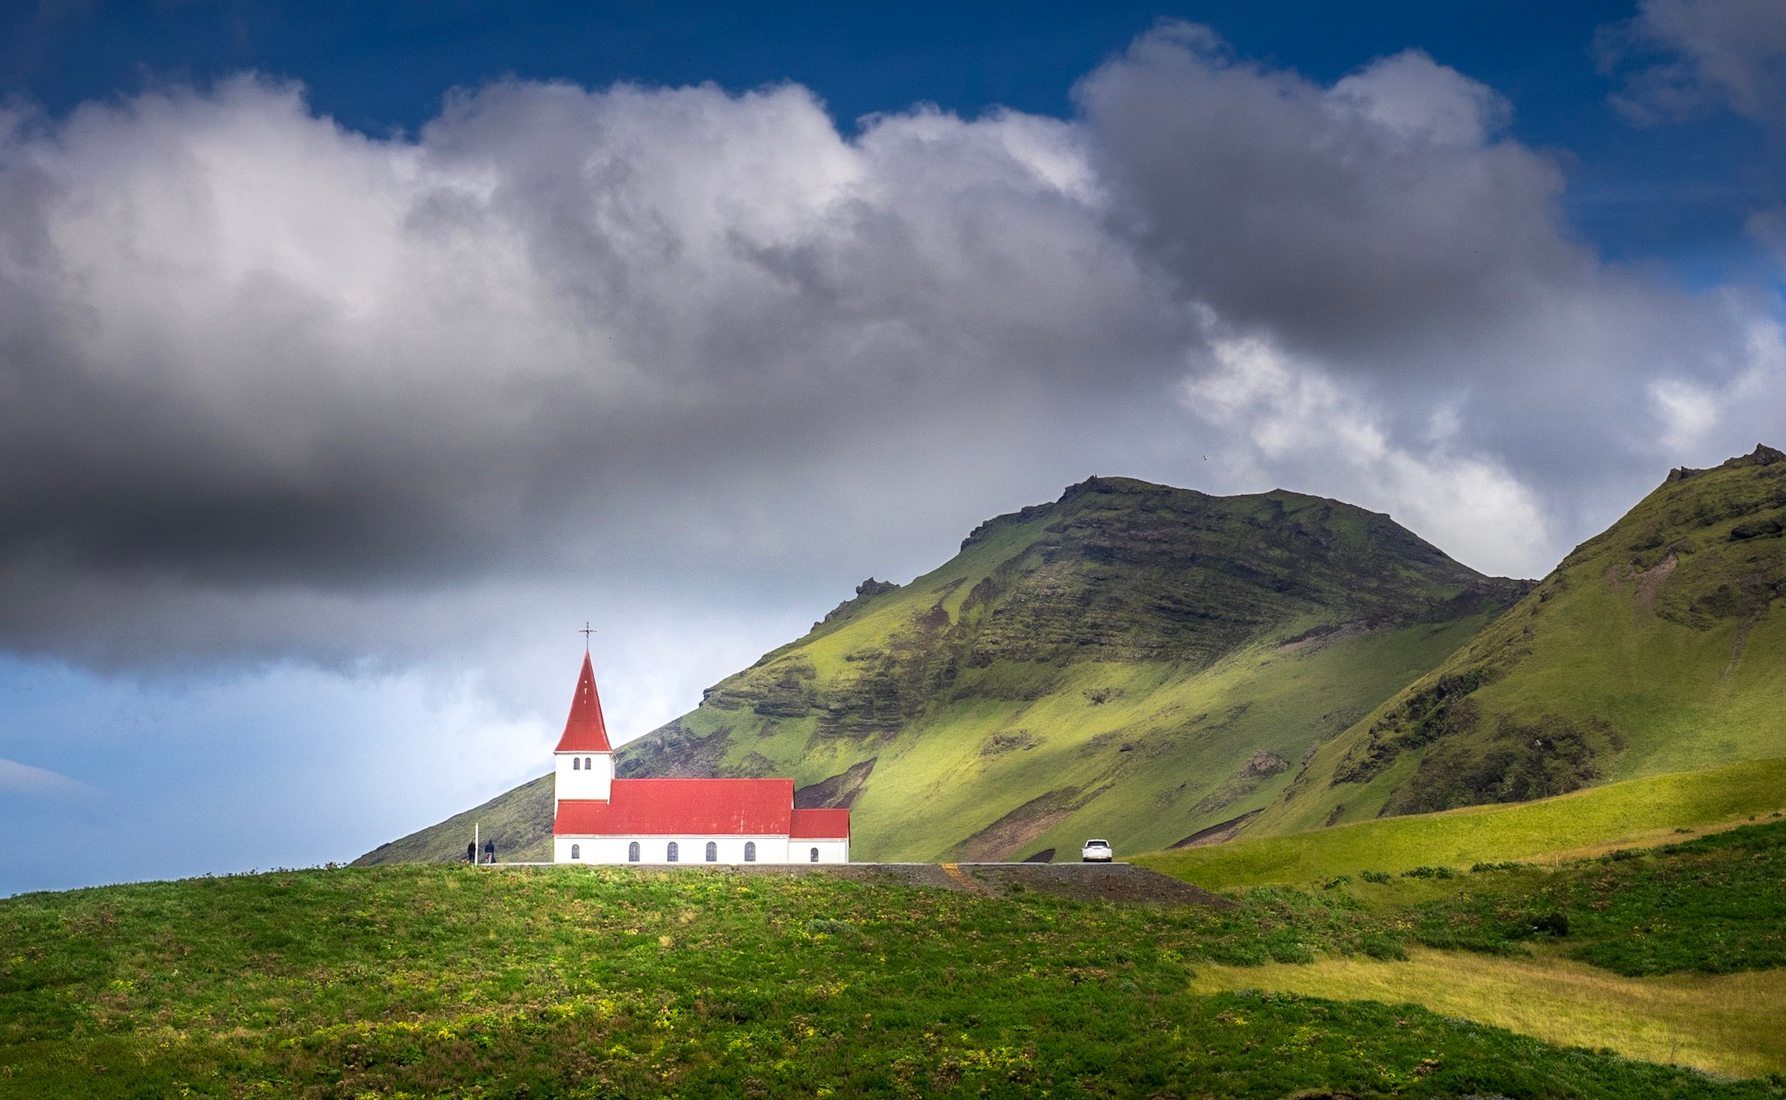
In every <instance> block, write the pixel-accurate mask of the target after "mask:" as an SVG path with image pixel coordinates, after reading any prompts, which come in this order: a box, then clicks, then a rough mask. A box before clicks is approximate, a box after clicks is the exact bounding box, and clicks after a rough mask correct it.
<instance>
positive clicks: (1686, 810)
mask: <svg viewBox="0 0 1786 1100" xmlns="http://www.w3.org/2000/svg"><path fill="white" fill-rule="evenodd" d="M1781 810H1786V760H1762V761H1753V762H1749V763H1742V764H1729V765H1726V766H1724V767H1721V768H1707V769H1704V770H1702V771H1696V772H1682V773H1677V774H1673V775H1658V776H1649V777H1646V778H1644V779H1629V780H1626V781H1625V782H1623V783H1612V784H1608V785H1606V786H1603V787H1589V788H1587V789H1585V790H1580V791H1574V792H1572V793H1570V794H1564V795H1557V796H1555V797H1553V798H1545V799H1539V800H1537V801H1534V802H1521V803H1516V804H1513V805H1495V806H1466V807H1463V808H1461V809H1456V810H1446V811H1444V812H1441V813H1431V814H1412V815H1408V816H1403V817H1385V818H1377V819H1375V820H1371V821H1359V822H1354V823H1351V824H1347V825H1336V826H1332V827H1330V828H1325V829H1314V830H1311V831H1309V832H1306V833H1289V834H1285V835H1281V836H1256V837H1255V836H1249V837H1244V838H1241V839H1238V840H1231V841H1229V842H1227V843H1225V844H1216V845H1210V846H1207V847H1196V848H1181V849H1178V850H1176V851H1168V852H1151V853H1145V854H1142V855H1138V856H1135V857H1133V861H1134V862H1136V863H1140V864H1142V865H1144V866H1147V867H1152V868H1154V869H1155V870H1159V871H1164V872H1166V873H1167V874H1171V875H1176V876H1178V877H1179V878H1183V879H1185V880H1187V881H1189V882H1194V883H1196V884H1198V885H1199V886H1203V887H1206V888H1209V889H1218V890H1226V889H1237V888H1243V887H1248V886H1258V885H1262V884H1268V883H1283V884H1296V885H1307V884H1309V883H1319V882H1322V881H1325V880H1329V879H1332V878H1333V877H1334V876H1336V875H1346V874H1352V875H1356V874H1358V873H1360V872H1362V871H1366V870H1376V871H1386V872H1394V873H1399V872H1402V871H1407V870H1410V869H1412V868H1415V867H1422V866H1447V867H1453V868H1468V867H1470V866H1471V865H1473V864H1476V863H1481V862H1488V863H1493V862H1499V861H1505V860H1510V859H1516V860H1542V861H1554V860H1555V859H1557V858H1558V857H1559V856H1565V855H1569V854H1576V853H1581V852H1593V851H1600V850H1608V849H1613V848H1641V847H1649V846H1653V845H1657V844H1665V843H1669V842H1671V841H1676V840H1679V839H1680V837H1681V835H1682V834H1686V833H1696V832H1699V831H1702V830H1707V829H1719V828H1727V827H1729V826H1731V825H1734V824H1740V823H1741V822H1744V821H1753V820H1755V819H1756V818H1758V817H1762V816H1766V815H1770V814H1774V813H1777V812H1779V811H1781Z"/></svg>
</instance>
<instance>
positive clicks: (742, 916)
mask: <svg viewBox="0 0 1786 1100" xmlns="http://www.w3.org/2000/svg"><path fill="white" fill-rule="evenodd" d="M1759 832H1760V834H1761V839H1760V840H1759V841H1755V843H1757V844H1759V845H1760V846H1761V847H1763V848H1765V847H1769V846H1772V845H1775V844H1777V843H1778V839H1777V838H1776V837H1775V836H1774V835H1773V834H1772V833H1768V832H1766V831H1765V830H1762V831H1759ZM1694 851H1698V850H1697V849H1695V850H1694ZM1745 852H1746V850H1742V851H1737V850H1732V851H1731V852H1726V853H1725V854H1724V855H1721V856H1720V855H1706V854H1705V853H1703V852H1701V853H1700V854H1699V855H1693V854H1691V853H1689V854H1688V855H1687V856H1675V855H1669V856H1658V857H1655V860H1656V861H1659V862H1658V865H1660V862H1664V861H1668V860H1675V861H1679V860H1687V861H1689V862H1690V861H1692V860H1699V861H1700V863H1701V864H1704V865H1703V866H1699V869H1698V871H1695V872H1693V873H1695V874H1701V875H1702V876H1703V875H1706V874H1712V873H1713V871H1712V870H1708V868H1711V867H1712V866H1713V864H1717V866H1718V867H1721V868H1723V870H1721V871H1717V873H1720V874H1721V873H1724V872H1725V871H1728V870H1729V869H1730V867H1728V866H1725V864H1723V863H1718V861H1719V860H1735V859H1737V858H1738V857H1739V856H1743V857H1744V858H1746V856H1745ZM1707 860H1709V861H1711V862H1709V863H1708V862H1706V861H1707ZM1649 862H1650V861H1649V858H1648V857H1646V859H1645V860H1621V861H1619V862H1618V863H1617V864H1616V865H1612V864H1609V865H1608V866H1611V867H1613V868H1614V870H1616V872H1617V873H1618V874H1622V875H1636V874H1638V873H1639V872H1640V871H1641V870H1643V869H1644V867H1647V866H1648V863H1649ZM1640 865H1642V866H1640ZM1670 865H1671V866H1672V864H1670ZM1696 866H1698V865H1696ZM1731 866H1735V864H1732V865H1731ZM1776 870H1777V869H1776V868H1773V867H1772V866H1771V864H1770V865H1768V867H1767V868H1766V869H1765V870H1764V872H1763V873H1764V874H1774V873H1775V871H1776ZM1526 873H1527V872H1523V871H1519V870H1511V871H1498V872H1491V873H1484V874H1482V875H1479V876H1472V877H1473V878H1475V879H1479V880H1480V882H1481V883H1482V884H1483V886H1484V889H1485V890H1487V891H1488V893H1490V894H1493V895H1494V896H1495V897H1497V898H1500V899H1501V900H1502V901H1503V902H1505V903H1506V904H1505V905H1503V906H1502V908H1503V909H1505V911H1506V912H1508V913H1511V914H1514V917H1512V918H1510V920H1509V921H1508V922H1506V923H1505V926H1504V927H1501V926H1495V925H1493V924H1492V922H1487V923H1484V922H1482V921H1480V920H1476V921H1475V923H1476V926H1478V927H1479V928H1482V929H1485V930H1484V931H1482V933H1481V936H1480V937H1479V938H1480V939H1481V940H1482V944H1481V946H1483V947H1484V948H1485V949H1487V950H1502V951H1506V950H1517V949H1518V945H1519V944H1520V943H1521V942H1523V939H1524V938H1529V936H1530V931H1531V930H1530V929H1529V928H1526V927H1524V925H1523V924H1522V923H1521V921H1520V920H1519V919H1518V918H1517V913H1518V912H1519V911H1521V910H1520V908H1519V906H1520V904H1522V903H1521V902H1519V900H1518V899H1519V898H1523V897H1527V896H1528V895H1529V896H1531V897H1534V898H1536V899H1537V900H1535V901H1532V902H1531V904H1533V905H1538V906H1542V907H1552V906H1564V907H1567V906H1569V905H1573V904H1575V902H1574V901H1571V900H1569V899H1568V898H1565V897H1563V896H1562V895H1556V896H1550V895H1544V896H1539V895H1535V894H1532V893H1531V891H1528V890H1526V889H1525V887H1524V885H1522V879H1521V875H1523V874H1526ZM1694 881H1696V882H1697V881H1700V880H1697V879H1696V880H1694ZM1707 881H1709V880H1707ZM1407 882H1408V883H1409V884H1410V886H1420V885H1424V884H1425V883H1424V880H1419V879H1413V878H1410V879H1408V880H1407ZM1551 885H1554V884H1551ZM1627 885H1628V884H1627ZM1742 888H1743V889H1744V890H1750V889H1751V888H1752V883H1750V882H1748V881H1747V880H1744V882H1743V884H1742ZM1714 892H1715V891H1714ZM1637 893H1638V895H1640V896H1641V897H1650V896H1651V895H1650V893H1645V892H1644V891H1637ZM1651 893H1653V891H1652V892H1651ZM1595 896H1597V895H1595ZM1435 904H1437V905H1439V906H1440V908H1438V909H1432V910H1430V911H1428V912H1426V914H1425V916H1424V917H1423V918H1422V920H1421V921H1412V920H1408V919H1406V917H1405V915H1397V914H1395V913H1393V912H1391V911H1390V909H1389V908H1386V907H1384V906H1373V905H1372V904H1369V903H1367V902H1366V901H1364V900H1360V899H1359V898H1358V897H1355V896H1353V895H1352V894H1350V893H1349V892H1348V891H1347V890H1345V889H1338V888H1336V889H1332V890H1326V891H1321V890H1317V891H1295V890H1281V889H1279V890H1262V891H1256V892H1253V893H1250V894H1248V895H1246V896H1245V897H1243V898H1242V899H1241V904H1240V905H1239V906H1238V907H1237V908H1234V909H1230V910H1217V909H1213V908H1205V907H1188V908H1161V907H1151V906H1119V905H1111V904H1107V903H1096V902H1076V901H1068V900H1063V899H1057V898H1049V897H1041V896H1037V895H1034V894H1031V893H1019V894H1016V895H1014V896H1011V897H988V896H979V895H974V894H963V893H949V892H943V891H938V890H931V889H922V888H914V887H905V886H896V885H887V884H879V883H874V882H863V881H851V880H846V879H842V878H837V877H831V876H826V875H822V874H805V875H797V876H787V877H781V876H771V875H751V874H746V873H737V872H727V871H707V870H703V869H692V868H690V869H684V870H680V871H676V872H668V873H666V872H639V871H633V870H630V869H625V868H619V869H606V870H604V869H594V868H538V869H516V870H500V869H499V870H488V869H478V868H472V867H467V866H403V867H386V868H364V869H361V868H354V869H340V870H327V871H320V870H319V871H303V872H275V873H270V874H264V875H257V876H246V877H236V878H225V879H199V880H188V881H184V882H174V883H150V884H143V885H135V886H120V887H107V888H101V889H91V890H81V891H75V892H71V893H65V894H33V895H24V896H20V897H15V898H11V899H7V900H4V901H0V1095H6V1096H63V1095H71V1096H72V1095H79V1096H178V1095H214V1096H252V1095H276V1096H289V1095H296V1096H353V1097H360V1096H365V1097H395V1096H423V1095H427V1096H433V1095H454V1096H645V1095H663V1094H682V1095H726V1096H733V1095H737V1096H784V1095H812V1096H822V1095H837V1096H857V1095H868V1096H936V1095H942V1096H953V1095H982V1094H990V1095H1010V1096H1017V1095H1034V1094H1041V1093H1048V1094H1051V1095H1060V1096H1080V1095H1101V1096H1110V1095H1116V1096H1259V1097H1280V1096H1285V1095H1289V1094H1292V1093H1296V1092H1298V1091H1300V1090H1318V1091H1320V1092H1321V1093H1322V1094H1325V1092H1328V1091H1331V1092H1335V1093H1343V1094H1345V1095H1350V1096H1355V1097H1367V1096H1389V1095H1394V1096H1464V1095H1472V1094H1476V1095H1494V1094H1501V1095H1506V1096H1520V1097H1529V1096H1570V1097H1630V1096H1678V1097H1688V1096H1692V1097H1699V1096H1714V1097H1762V1096H1771V1097H1779V1096H1782V1095H1786V1089H1782V1087H1781V1082H1780V1080H1779V1079H1777V1078H1776V1079H1772V1080H1758V1079H1752V1080H1723V1079H1716V1078H1711V1077H1707V1076H1704V1075H1701V1074H1699V1073H1696V1072H1693V1071H1690V1070H1684V1069H1677V1068H1666V1067H1662V1066H1657V1065H1652V1064H1646V1063H1643V1062H1637V1061H1630V1060H1627V1059H1624V1058H1621V1057H1618V1056H1615V1055H1613V1054H1611V1053H1609V1052H1594V1051H1590V1050H1581V1049H1564V1048H1560V1047H1556V1046H1550V1045H1546V1044H1545V1043H1542V1042H1540V1041H1538V1040H1536V1039H1532V1038H1529V1037H1525V1036H1521V1035H1516V1034H1514V1033H1512V1032H1510V1031H1506V1030H1500V1029H1497V1028H1493V1027H1485V1026H1480V1025H1477V1024H1472V1023H1467V1022H1462V1021H1459V1020H1456V1019H1450V1018H1446V1017H1444V1016H1441V1015H1438V1014H1435V1013H1432V1012H1429V1011H1425V1010H1422V1009H1418V1008H1412V1007H1387V1006H1385V1005H1382V1004H1374V1003H1368V1002H1359V1003H1343V1002H1338V1003H1336V1002H1328V1001H1320V1000H1314V999H1309V998H1306V997H1302V996H1297V995H1288V994H1280V993H1244V992H1208V991H1205V990H1203V989H1200V988H1199V987H1198V985H1197V982H1198V980H1199V972H1200V971H1204V970H1206V969H1207V968H1209V967H1210V966H1211V964H1229V965H1232V964H1256V963H1269V962H1279V963H1284V962H1294V963H1308V962H1313V961H1315V960H1316V959H1317V958H1322V957H1340V956H1356V955H1360V954H1365V955H1370V956H1372V957H1376V958H1389V957H1394V956H1395V955H1398V954H1403V953H1405V952H1406V951H1407V950H1408V948H1409V947H1410V946H1411V945H1415V944H1419V943H1423V942H1426V941H1427V940H1430V939H1433V938H1435V937H1436V936H1438V935H1441V934H1443V933H1445V932H1446V931H1447V930H1450V929H1452V928H1453V921H1452V917H1457V916H1459V915H1461V916H1462V919H1464V921H1465V923H1466V924H1468V923H1469V922H1470V920H1472V919H1474V918H1472V917H1470V914H1471V913H1473V912H1474V910H1471V909H1469V907H1468V905H1467V904H1465V901H1464V900H1459V899H1450V900H1444V899H1441V901H1439V902H1437V903H1435ZM1471 904H1474V902H1473V901H1472V902H1471ZM1582 904H1583V905H1586V906H1589V907H1591V906H1592V904H1593V897H1592V896H1590V897H1587V898H1586V900H1584V901H1583V902H1582ZM1762 904H1764V905H1765V904H1769V903H1768V902H1767V901H1766V900H1765V899H1764V900H1763V902H1762ZM1445 905H1450V906H1452V907H1453V908H1451V909H1444V908H1443V906H1445ZM1497 911H1499V910H1497ZM1447 914H1450V916H1447ZM1423 922H1424V923H1423ZM1745 943H1747V944H1748V946H1746V947H1744V948H1742V949H1741V950H1740V951H1739V952H1738V955H1737V956H1736V959H1735V961H1736V964H1737V965H1739V966H1741V965H1747V964H1749V963H1751V962H1753V961H1754V960H1755V959H1759V958H1763V957H1765V953H1766V951H1767V950H1771V946H1770V945H1768V944H1766V943H1762V942H1761V941H1759V940H1755V941H1753V942H1751V941H1745ZM1683 950H1686V951H1687V955H1685V956H1682V957H1691V954H1692V952H1691V949H1690V948H1684V949H1683ZM1676 961H1678V960H1676ZM1258 972H1259V973H1266V972H1265V971H1258ZM1745 1072H1746V1071H1745Z"/></svg>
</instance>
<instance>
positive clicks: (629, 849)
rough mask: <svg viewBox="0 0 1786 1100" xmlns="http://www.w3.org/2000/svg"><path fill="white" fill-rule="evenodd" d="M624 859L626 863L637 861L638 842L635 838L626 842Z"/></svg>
mask: <svg viewBox="0 0 1786 1100" xmlns="http://www.w3.org/2000/svg"><path fill="white" fill-rule="evenodd" d="M626 861H627V862H628V863H637V862H639V842H638V841H636V840H635V841H633V842H632V843H631V844H628V845H627V846H626Z"/></svg>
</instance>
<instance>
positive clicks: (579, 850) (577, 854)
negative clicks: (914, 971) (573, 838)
mask: <svg viewBox="0 0 1786 1100" xmlns="http://www.w3.org/2000/svg"><path fill="white" fill-rule="evenodd" d="M571 858H572V859H582V858H583V846H582V845H581V844H573V845H571Z"/></svg>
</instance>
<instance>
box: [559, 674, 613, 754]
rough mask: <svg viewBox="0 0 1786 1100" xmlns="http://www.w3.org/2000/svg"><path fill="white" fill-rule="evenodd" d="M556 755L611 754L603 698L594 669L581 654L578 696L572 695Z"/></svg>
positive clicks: (611, 749)
mask: <svg viewBox="0 0 1786 1100" xmlns="http://www.w3.org/2000/svg"><path fill="white" fill-rule="evenodd" d="M553 751H555V752H613V751H614V749H613V747H612V746H610V745H609V744H608V727H607V725H606V724H605V723H603V721H602V699H601V696H600V695H599V694H597V693H596V690H595V666H594V665H592V664H591V663H590V661H589V654H588V653H584V654H583V674H582V675H581V676H579V677H577V693H576V694H575V695H573V696H571V713H570V717H569V718H567V719H565V722H564V736H562V737H560V738H559V739H558V748H557V749H555V750H553Z"/></svg>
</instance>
